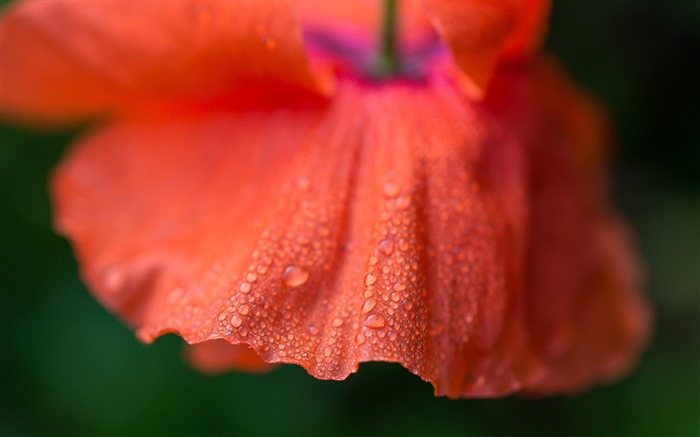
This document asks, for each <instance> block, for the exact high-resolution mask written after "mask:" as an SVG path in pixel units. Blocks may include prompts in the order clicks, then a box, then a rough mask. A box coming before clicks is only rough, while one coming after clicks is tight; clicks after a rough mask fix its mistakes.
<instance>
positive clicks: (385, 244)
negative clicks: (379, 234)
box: [379, 238, 394, 255]
mask: <svg viewBox="0 0 700 437" xmlns="http://www.w3.org/2000/svg"><path fill="white" fill-rule="evenodd" d="M379 251H380V252H381V253H383V254H384V255H391V253H392V252H393V251H394V240H392V239H391V238H387V239H386V240H382V242H381V243H379Z"/></svg>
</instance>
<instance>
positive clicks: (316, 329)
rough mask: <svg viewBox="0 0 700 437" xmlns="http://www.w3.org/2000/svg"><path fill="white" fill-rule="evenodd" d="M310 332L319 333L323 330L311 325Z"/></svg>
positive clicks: (312, 333)
mask: <svg viewBox="0 0 700 437" xmlns="http://www.w3.org/2000/svg"><path fill="white" fill-rule="evenodd" d="M309 332H310V333H311V335H318V333H319V332H321V331H320V330H319V329H318V328H317V327H316V326H310V327H309Z"/></svg>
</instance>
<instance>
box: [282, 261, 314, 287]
mask: <svg viewBox="0 0 700 437" xmlns="http://www.w3.org/2000/svg"><path fill="white" fill-rule="evenodd" d="M308 280H309V272H308V270H306V269H304V268H301V267H298V266H287V268H285V269H284V272H282V284H284V285H285V286H286V287H292V288H293V287H299V286H302V285H304V284H306V281H308Z"/></svg>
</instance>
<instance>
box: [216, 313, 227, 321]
mask: <svg viewBox="0 0 700 437" xmlns="http://www.w3.org/2000/svg"><path fill="white" fill-rule="evenodd" d="M226 317H228V316H227V315H226V313H220V314H219V317H217V320H219V321H221V320H224V319H225V318H226Z"/></svg>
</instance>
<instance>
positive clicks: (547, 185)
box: [486, 59, 650, 393]
mask: <svg viewBox="0 0 700 437" xmlns="http://www.w3.org/2000/svg"><path fill="white" fill-rule="evenodd" d="M493 89H494V92H493V93H492V94H491V95H490V96H489V98H488V100H487V102H486V103H487V105H488V106H489V107H490V108H491V109H492V110H494V111H495V112H496V113H497V114H498V115H499V116H500V117H501V118H502V119H504V120H507V121H508V122H509V124H510V125H511V127H512V129H513V130H514V131H515V132H517V134H518V135H519V137H520V138H521V140H522V141H523V143H524V144H525V145H526V146H527V147H528V149H529V155H530V161H531V163H530V174H531V175H532V176H531V178H530V185H531V192H532V195H531V199H530V207H531V220H530V222H531V225H530V239H531V243H530V248H529V253H528V266H527V272H528V292H527V303H526V309H527V319H528V323H527V327H528V331H529V332H530V333H531V334H530V335H531V336H532V339H533V343H534V344H533V345H534V349H535V351H536V353H537V354H538V356H539V357H540V359H541V360H542V361H543V362H544V363H545V364H546V365H547V367H548V368H549V369H550V374H549V376H548V377H547V378H546V379H545V380H543V381H542V382H541V383H540V384H538V385H537V386H534V387H530V388H529V389H530V390H531V391H534V392H539V393H550V392H559V391H576V390H580V389H581V388H582V387H584V386H586V385H588V384H590V383H591V382H592V381H595V380H604V379H611V378H613V377H616V376H618V375H620V374H621V373H623V372H625V371H626V370H627V369H628V368H629V367H630V366H631V365H632V364H633V362H634V358H635V357H636V356H637V355H638V354H639V352H640V349H641V347H642V346H643V345H644V344H645V342H646V340H647V338H648V335H649V326H650V311H649V308H648V306H647V303H646V302H645V301H644V299H643V297H642V296H641V295H640V294H639V289H640V279H641V278H640V271H639V261H638V260H637V258H636V256H635V251H634V249H633V245H632V244H631V241H630V236H629V235H628V233H627V231H626V229H625V228H624V226H623V225H622V224H621V223H620V222H619V220H618V219H617V217H615V215H614V214H613V212H612V211H610V208H609V206H608V204H607V203H608V199H607V193H606V190H605V187H606V185H607V180H606V174H607V166H606V160H605V158H606V154H607V146H608V145H609V133H608V128H607V124H606V121H605V118H604V117H603V116H602V114H601V111H600V110H599V108H597V106H596V105H595V104H594V103H593V102H591V101H590V100H589V99H588V98H586V97H585V96H583V95H581V94H580V93H579V92H578V91H576V89H575V88H574V86H573V85H572V84H571V83H569V81H568V80H567V78H566V75H565V74H564V73H563V72H562V71H561V70H560V69H559V68H558V67H557V66H555V65H554V64H553V63H551V62H550V61H545V60H542V59H539V60H537V61H535V62H532V63H531V65H529V66H528V68H527V69H526V70H525V71H522V70H510V71H508V70H506V71H504V72H503V74H501V75H500V76H499V77H497V78H496V79H495V81H494V86H493Z"/></svg>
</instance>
